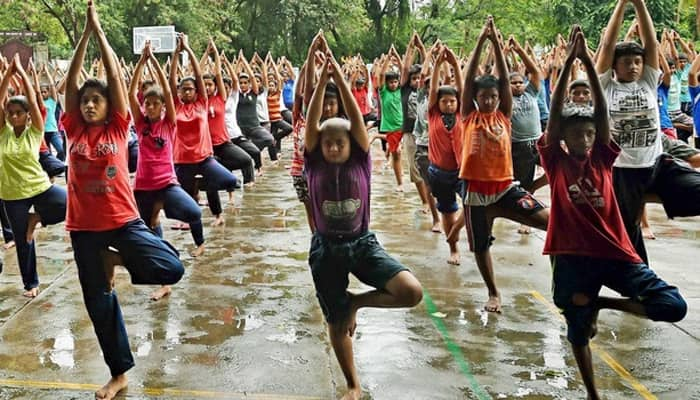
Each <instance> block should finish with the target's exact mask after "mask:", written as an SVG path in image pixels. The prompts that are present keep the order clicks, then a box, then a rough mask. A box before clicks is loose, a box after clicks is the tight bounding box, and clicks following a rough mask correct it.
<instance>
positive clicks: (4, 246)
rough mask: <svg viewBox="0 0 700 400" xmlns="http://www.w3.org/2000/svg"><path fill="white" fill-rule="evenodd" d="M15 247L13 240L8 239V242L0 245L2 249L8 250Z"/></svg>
mask: <svg viewBox="0 0 700 400" xmlns="http://www.w3.org/2000/svg"><path fill="white" fill-rule="evenodd" d="M13 247H15V241H14V240H10V241H9V242H7V243H5V244H3V245H2V249H3V250H10V249H11V248H13Z"/></svg>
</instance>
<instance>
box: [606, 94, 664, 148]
mask: <svg viewBox="0 0 700 400" xmlns="http://www.w3.org/2000/svg"><path fill="white" fill-rule="evenodd" d="M656 106H657V105H656V104H650V103H649V100H648V98H647V95H646V92H645V90H644V89H643V88H635V89H632V90H630V91H623V90H616V91H613V95H612V99H611V101H610V116H611V117H612V121H613V126H612V127H611V128H612V129H611V131H612V135H613V137H614V138H615V141H617V143H618V144H619V145H620V147H621V148H623V149H631V148H644V147H651V146H653V145H654V143H655V142H656V138H657V136H658V126H656V124H657V122H656V119H654V118H650V115H652V114H651V113H649V110H650V109H652V108H655V107H656Z"/></svg>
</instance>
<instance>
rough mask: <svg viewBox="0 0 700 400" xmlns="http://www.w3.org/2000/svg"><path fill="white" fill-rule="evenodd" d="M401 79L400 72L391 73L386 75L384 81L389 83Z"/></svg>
mask: <svg viewBox="0 0 700 400" xmlns="http://www.w3.org/2000/svg"><path fill="white" fill-rule="evenodd" d="M399 77H400V75H399V73H398V72H394V71H389V72H387V73H386V74H385V75H384V80H385V81H387V82H388V81H398V80H399Z"/></svg>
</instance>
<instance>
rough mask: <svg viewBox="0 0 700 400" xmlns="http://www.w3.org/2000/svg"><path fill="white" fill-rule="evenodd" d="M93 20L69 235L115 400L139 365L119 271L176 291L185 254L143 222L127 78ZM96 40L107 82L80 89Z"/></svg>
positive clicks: (70, 101) (71, 115)
mask: <svg viewBox="0 0 700 400" xmlns="http://www.w3.org/2000/svg"><path fill="white" fill-rule="evenodd" d="M86 19H87V21H86V23H85V30H84V31H83V34H82V36H81V37H80V40H79V41H78V44H77V46H76V49H75V54H74V56H73V59H72V60H71V64H70V68H69V70H68V74H67V80H66V103H65V114H64V115H63V118H62V120H63V125H64V126H65V128H66V136H67V139H68V145H69V146H68V148H69V149H70V157H69V158H68V160H69V168H68V174H69V176H68V186H67V189H68V210H67V215H66V230H68V231H69V232H70V237H71V244H72V246H73V254H74V257H75V263H76V265H77V267H78V277H79V279H80V286H81V287H82V290H83V300H84V301H85V306H86V308H87V311H88V314H89V315H90V320H91V321H92V324H93V327H94V328H95V333H96V335H97V339H98V341H99V343H100V349H101V350H102V354H103V357H104V360H105V362H106V363H107V365H108V366H109V369H110V374H111V379H110V380H109V382H107V384H105V385H104V386H103V387H102V388H101V389H99V390H98V391H97V392H96V393H95V398H96V399H100V400H109V399H113V398H114V397H115V396H116V395H117V393H119V392H120V391H121V390H123V389H124V388H126V386H127V377H126V372H127V371H128V370H129V369H131V368H132V367H133V366H134V359H133V356H132V354H131V348H130V346H129V339H128V337H127V334H126V328H125V326H124V318H123V317H122V312H121V308H120V307H119V302H118V300H117V294H116V291H115V290H114V266H115V265H123V266H125V267H126V269H127V270H128V271H129V274H130V275H131V281H132V283H134V284H147V285H172V284H174V283H176V282H178V281H179V280H180V278H181V277H182V275H183V274H184V272H185V269H184V268H183V266H182V263H181V262H180V259H179V255H178V252H177V251H176V250H175V249H174V248H173V247H172V246H171V245H170V244H168V243H167V242H165V241H164V240H163V239H161V238H159V237H158V236H157V235H156V234H155V233H153V231H151V230H150V229H149V228H148V227H147V226H146V224H145V223H144V222H143V220H142V219H141V218H139V212H138V208H137V207H136V201H135V200H134V194H133V192H132V190H131V187H130V185H129V170H128V166H127V157H128V152H127V137H128V135H129V133H128V126H129V111H128V106H127V100H126V94H125V92H124V91H125V88H124V85H123V82H122V81H121V71H120V69H119V65H118V64H117V61H116V58H115V57H112V55H113V54H114V53H113V50H112V48H111V46H110V45H109V42H107V37H106V36H105V33H104V31H103V30H102V27H101V25H100V21H99V19H98V16H97V11H96V10H95V6H94V5H93V4H92V1H91V0H89V1H88V6H87V18H86ZM93 34H94V35H95V37H96V39H97V43H98V46H99V50H100V54H101V55H102V60H103V62H104V66H105V71H106V76H107V83H106V84H105V82H102V81H99V80H96V79H88V80H87V81H85V83H84V84H83V85H82V87H78V80H79V79H80V70H81V68H82V65H83V61H84V60H85V53H86V51H87V46H88V41H89V39H90V36H91V35H93ZM110 247H113V248H115V249H117V250H118V251H119V253H116V252H113V251H111V250H109V248H110Z"/></svg>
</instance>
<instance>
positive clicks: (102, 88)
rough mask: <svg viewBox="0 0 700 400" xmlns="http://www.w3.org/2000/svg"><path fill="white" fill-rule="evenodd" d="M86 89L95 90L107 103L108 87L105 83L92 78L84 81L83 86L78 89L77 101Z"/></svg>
mask: <svg viewBox="0 0 700 400" xmlns="http://www.w3.org/2000/svg"><path fill="white" fill-rule="evenodd" d="M88 89H96V90H97V91H98V92H99V93H100V95H102V97H104V98H106V99H107V101H109V87H108V86H107V82H105V81H102V80H99V79H94V78H90V79H88V80H86V81H85V82H83V86H81V87H80V89H78V99H81V98H82V97H83V95H84V94H85V92H86V91H87V90H88Z"/></svg>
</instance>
